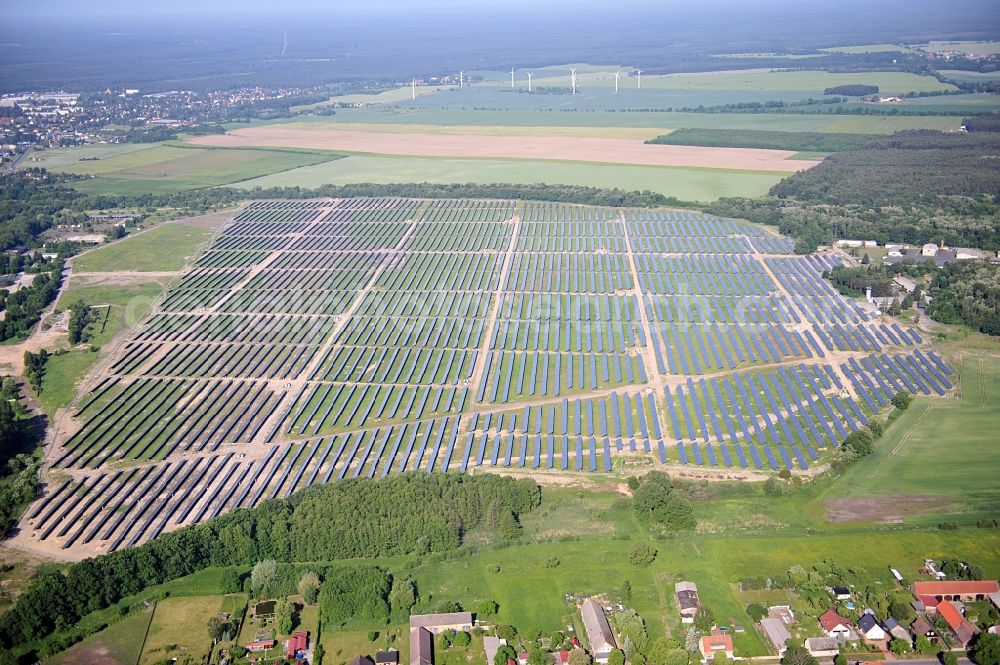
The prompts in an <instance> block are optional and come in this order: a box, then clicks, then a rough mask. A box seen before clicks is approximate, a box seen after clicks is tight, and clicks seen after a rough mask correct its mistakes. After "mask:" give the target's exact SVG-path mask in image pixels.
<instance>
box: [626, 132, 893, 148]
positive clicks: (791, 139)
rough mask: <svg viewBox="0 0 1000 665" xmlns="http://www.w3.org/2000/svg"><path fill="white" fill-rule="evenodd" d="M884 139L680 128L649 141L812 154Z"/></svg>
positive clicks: (864, 135)
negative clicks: (794, 151)
mask: <svg viewBox="0 0 1000 665" xmlns="http://www.w3.org/2000/svg"><path fill="white" fill-rule="evenodd" d="M879 138H882V137H881V136H880V135H878V134H838V133H834V132H780V131H769V130H756V129H687V128H684V129H678V130H676V131H674V132H671V133H670V134H663V135H661V136H657V137H656V138H653V139H650V140H648V141H646V143H657V144H664V145H698V146H707V147H715V148H764V149H771V150H796V151H800V152H801V151H808V152H841V151H843V150H857V149H858V148H861V147H863V146H865V145H866V144H868V143H871V142H872V141H875V140H877V139H879Z"/></svg>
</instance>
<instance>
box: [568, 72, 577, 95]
mask: <svg viewBox="0 0 1000 665" xmlns="http://www.w3.org/2000/svg"><path fill="white" fill-rule="evenodd" d="M569 82H570V85H571V86H573V94H574V95H575V94H576V68H575V67H570V68H569Z"/></svg>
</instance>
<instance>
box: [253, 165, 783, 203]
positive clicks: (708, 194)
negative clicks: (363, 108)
mask: <svg viewBox="0 0 1000 665" xmlns="http://www.w3.org/2000/svg"><path fill="white" fill-rule="evenodd" d="M784 175H785V174H781V173H761V172H759V171H740V170H727V169H701V168H681V167H679V168H674V167H657V166H633V165H626V164H599V163H588V162H566V161H555V160H553V161H543V160H526V159H450V158H438V157H405V156H404V157H397V156H381V155H354V156H351V157H347V158H345V159H339V160H337V161H334V162H327V163H325V164H317V165H314V166H304V167H301V168H298V169H295V170H293V171H286V172H284V173H277V174H274V175H269V176H264V177H261V178H254V179H252V180H245V181H243V182H239V183H236V185H235V186H236V187H240V188H243V189H252V188H254V187H265V188H266V187H289V186H296V185H297V186H300V187H318V186H320V185H325V184H334V185H342V184H347V183H369V182H370V183H397V182H429V183H482V184H490V183H500V182H502V183H525V184H530V183H537V182H545V183H552V184H567V185H584V186H590V187H618V188H621V189H626V190H644V189H648V190H650V191H654V192H659V193H661V194H665V195H667V196H675V197H677V198H678V199H682V200H685V201H713V200H715V199H717V198H719V197H722V196H758V195H761V194H764V193H766V192H767V190H768V189H770V187H771V186H772V185H774V184H775V183H777V182H778V181H779V180H781V178H782V177H783V176H784Z"/></svg>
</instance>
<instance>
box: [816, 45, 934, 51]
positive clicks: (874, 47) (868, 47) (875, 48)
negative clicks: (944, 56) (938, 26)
mask: <svg viewBox="0 0 1000 665" xmlns="http://www.w3.org/2000/svg"><path fill="white" fill-rule="evenodd" d="M820 50H821V51H827V52H828V53H897V52H898V53H916V52H917V50H916V49H913V48H910V47H909V46H900V45H899V44H861V45H859V46H833V47H831V48H824V49H820Z"/></svg>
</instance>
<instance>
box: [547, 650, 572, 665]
mask: <svg viewBox="0 0 1000 665" xmlns="http://www.w3.org/2000/svg"><path fill="white" fill-rule="evenodd" d="M549 658H551V659H552V665H569V651H556V652H555V653H550V654H549Z"/></svg>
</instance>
